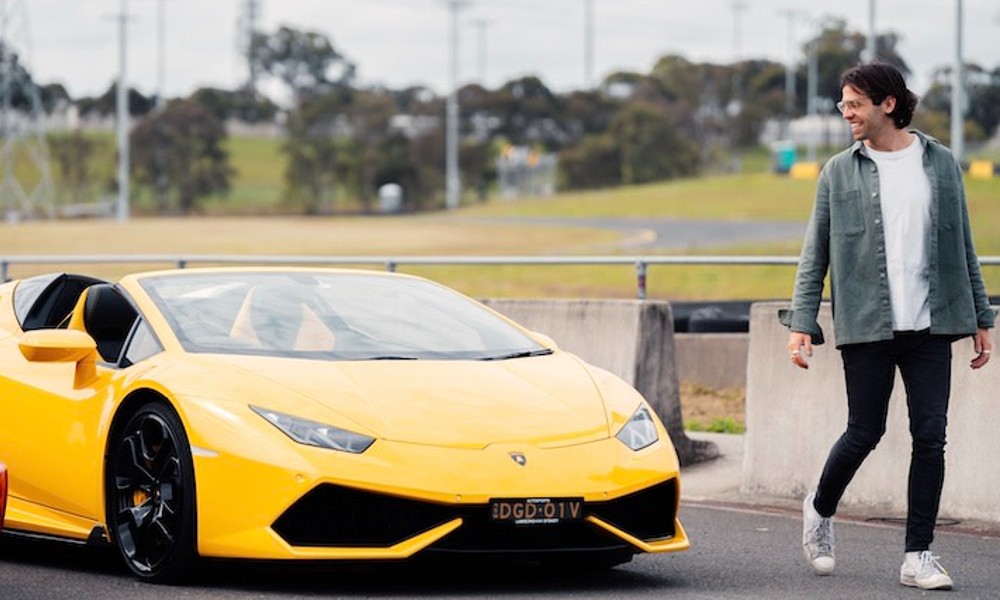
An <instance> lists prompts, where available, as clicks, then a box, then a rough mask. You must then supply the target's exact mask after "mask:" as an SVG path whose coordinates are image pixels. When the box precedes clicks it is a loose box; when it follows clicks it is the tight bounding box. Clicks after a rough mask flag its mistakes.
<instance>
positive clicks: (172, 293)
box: [139, 270, 552, 361]
mask: <svg viewBox="0 0 1000 600" xmlns="http://www.w3.org/2000/svg"><path fill="white" fill-rule="evenodd" d="M139 284H140V286H141V287H142V288H143V290H144V291H145V292H146V294H147V295H148V296H149V297H150V299H151V300H152V301H153V303H154V304H155V305H156V307H157V309H158V310H159V312H160V314H161V315H163V317H164V319H165V320H166V321H167V323H168V325H169V326H170V328H171V330H173V332H174V334H175V336H176V337H177V339H178V341H179V342H180V344H181V346H182V347H183V348H184V350H185V351H186V352H189V353H211V354H229V355H247V356H271V357H284V358H301V359H313V360H333V361H357V360H382V361H394V360H399V361H403V360H511V359H516V358H528V357H533V356H540V355H545V354H551V353H552V350H551V349H550V348H547V347H545V346H543V345H541V344H539V343H538V342H537V341H535V340H534V339H533V338H531V337H530V336H528V335H527V334H526V333H525V332H523V331H522V330H520V329H519V328H517V327H515V326H514V325H512V324H510V323H509V322H507V321H506V320H504V319H502V318H500V317H499V316H497V315H496V314H494V313H493V312H492V311H490V310H489V309H487V308H486V307H484V306H483V305H481V304H479V303H478V302H475V301H474V300H472V299H470V298H468V297H466V296H463V295H462V294H460V293H458V292H456V291H454V290H452V289H450V288H448V287H446V286H442V285H440V284H437V283H434V282H432V281H430V280H426V279H422V278H418V277H405V276H392V275H385V274H380V273H370V272H365V271H357V272H351V271H306V270H303V271H241V272H215V273H198V272H190V273H171V274H160V275H150V276H145V277H142V278H140V279H139Z"/></svg>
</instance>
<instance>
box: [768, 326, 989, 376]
mask: <svg viewBox="0 0 1000 600" xmlns="http://www.w3.org/2000/svg"><path fill="white" fill-rule="evenodd" d="M812 354H813V346H812V336H811V335H809V334H808V333H801V332H798V331H793V332H792V333H790V334H789V335H788V356H789V357H790V358H791V359H792V364H794V365H795V366H796V367H799V368H800V369H808V368H809V360H808V357H810V356H812ZM986 359H987V360H989V354H987V355H986ZM984 362H985V361H984ZM973 368H975V367H973Z"/></svg>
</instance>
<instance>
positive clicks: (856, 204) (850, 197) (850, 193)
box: [830, 190, 865, 235]
mask: <svg viewBox="0 0 1000 600" xmlns="http://www.w3.org/2000/svg"><path fill="white" fill-rule="evenodd" d="M864 230H865V216H864V208H863V207H862V205H861V190H843V191H836V192H830V234H831V235H855V234H858V233H861V232H863V231H864Z"/></svg>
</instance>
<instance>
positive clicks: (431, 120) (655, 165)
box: [0, 19, 1000, 214]
mask: <svg viewBox="0 0 1000 600" xmlns="http://www.w3.org/2000/svg"><path fill="white" fill-rule="evenodd" d="M898 42H899V39H898V37H897V36H896V35H895V34H893V33H888V34H884V35H880V36H879V37H878V39H877V43H876V50H877V53H878V55H879V57H880V59H881V60H885V61H887V62H890V63H893V64H895V65H896V66H897V67H899V68H900V69H901V70H902V71H903V72H904V73H909V68H908V66H907V64H906V62H905V61H904V59H903V58H902V57H901V56H900V55H899V54H898V52H897V50H896V46H897V43H898ZM864 48H865V37H864V35H863V34H861V33H858V32H854V31H850V30H848V29H847V26H846V23H845V22H844V21H843V20H838V19H831V20H829V21H827V22H826V23H825V25H824V26H823V27H822V29H821V32H820V33H819V34H818V35H817V37H816V38H814V39H812V40H810V41H809V42H808V43H807V44H806V48H805V51H806V54H807V55H808V52H810V51H813V52H815V56H816V64H817V67H818V96H819V98H820V100H821V101H820V102H819V103H818V106H821V107H823V110H824V112H832V110H833V108H832V105H833V101H835V100H836V99H838V98H839V96H840V89H839V86H838V83H839V74H840V73H841V72H843V71H844V70H846V69H847V68H849V67H851V66H852V65H854V64H856V63H857V62H859V60H860V57H861V54H862V51H863V50H864ZM0 50H2V49H0ZM251 58H252V61H253V65H254V67H255V69H256V70H257V72H259V73H263V74H265V75H266V76H268V77H271V78H274V79H276V80H278V81H280V82H281V83H282V84H283V85H284V86H285V88H286V89H287V91H288V93H289V96H290V98H291V101H290V105H289V106H288V107H285V108H281V107H279V106H278V105H277V104H275V103H274V102H273V101H272V100H270V99H269V98H267V97H265V96H263V95H262V94H260V93H259V92H258V91H257V90H254V89H249V88H246V87H245V88H241V89H236V90H222V89H214V88H203V89H199V90H197V91H196V92H194V93H193V94H191V95H190V96H189V97H187V98H177V99H172V100H170V101H169V102H167V103H166V104H165V108H163V109H162V110H157V109H156V106H157V104H158V103H157V101H156V100H157V99H156V98H154V97H147V96H144V95H142V94H141V93H139V92H138V91H136V90H130V91H129V95H128V98H129V111H130V113H131V114H132V115H133V116H134V117H135V118H136V120H137V121H136V125H135V127H134V129H133V131H132V133H131V143H132V148H133V151H132V152H133V154H132V157H133V160H132V175H133V178H134V181H135V182H136V184H137V185H138V187H139V188H140V189H142V190H144V191H146V192H148V193H151V194H152V195H153V197H154V198H155V206H156V209H157V210H158V211H161V212H175V213H177V212H180V213H187V212H192V211H196V210H197V209H198V206H199V202H200V201H201V200H202V199H204V198H206V197H208V196H210V195H219V194H224V193H225V192H226V191H228V190H229V188H230V183H231V181H232V178H233V176H234V175H235V173H234V170H233V168H232V166H231V165H230V162H229V157H228V155H227V153H226V152H225V150H224V141H225V139H226V127H225V123H226V122H227V121H230V120H239V121H244V122H247V123H275V122H280V124H281V125H282V127H283V130H284V137H283V140H284V142H283V144H282V151H283V153H284V155H285V159H286V161H285V164H286V167H285V173H284V192H283V200H284V202H285V203H286V209H287V210H289V211H295V212H302V213H306V214H317V213H329V212H335V211H338V210H341V209H342V208H343V206H344V205H346V204H350V205H351V206H360V207H361V209H362V210H365V211H369V210H372V209H373V208H374V202H375V199H376V197H377V190H378V188H379V187H380V186H381V185H382V184H384V183H389V182H392V183H398V184H400V185H401V186H402V187H403V188H404V190H405V192H406V195H405V198H406V203H407V204H406V208H407V209H409V210H414V211H416V210H425V209H432V208H437V207H440V206H441V205H442V204H443V189H444V172H443V171H444V144H445V141H444V123H443V115H444V112H445V98H443V97H441V96H439V95H437V94H435V93H433V92H431V91H430V90H428V89H426V88H421V87H413V88H406V89H400V90H393V89H388V88H373V87H368V88H365V87H361V86H359V85H357V83H356V81H355V73H356V65H355V64H353V63H352V62H350V61H349V60H348V59H347V58H346V57H345V56H344V54H342V53H341V52H340V51H338V50H337V49H336V48H335V47H334V46H333V44H332V42H331V41H330V39H329V38H328V37H326V36H325V35H323V34H321V33H318V32H313V31H303V30H298V29H294V28H290V27H281V28H279V29H278V30H277V31H274V32H271V33H258V34H257V35H255V37H254V39H253V41H252V43H251ZM785 69H786V68H785V66H784V65H782V64H779V63H775V62H771V61H767V60H744V61H739V62H736V63H732V64H713V63H707V62H705V63H698V62H692V61H689V60H687V59H686V58H684V57H683V56H679V55H667V56H663V57H661V58H660V59H659V60H658V61H657V62H656V64H655V65H654V66H653V68H652V69H651V70H650V71H649V72H648V73H638V72H618V73H612V74H610V75H609V76H608V77H606V78H605V79H604V81H603V82H602V83H601V84H600V85H599V86H598V87H597V88H595V89H591V90H576V91H571V92H568V93H556V92H554V91H552V90H551V89H549V88H548V87H547V86H546V85H545V83H544V82H543V81H542V80H541V79H539V78H537V77H533V76H525V77H520V78H517V79H514V80H511V81H508V82H506V83H504V84H503V85H501V86H500V87H498V88H496V89H486V88H484V87H483V86H481V85H479V84H468V85H465V86H464V87H462V88H461V89H460V90H459V92H458V97H459V106H460V139H461V142H460V158H461V160H460V163H461V164H460V169H461V177H462V181H463V185H464V186H465V188H466V189H467V190H470V189H471V190H477V189H478V190H486V189H489V187H490V186H491V185H492V184H493V182H494V181H495V179H496V176H497V173H496V159H497V156H498V155H499V154H500V153H501V152H502V151H503V149H504V148H505V147H507V146H509V145H517V146H528V147H531V148H533V149H535V150H537V151H539V152H545V153H554V154H557V155H558V165H559V167H558V168H559V184H560V187H562V188H596V187H609V186H617V185H622V184H638V183H645V182H651V181H659V180H665V179H671V178H676V177H686V176H692V175H697V174H698V173H700V172H702V171H704V170H705V169H709V168H712V167H713V166H714V165H719V164H724V163H725V161H726V159H727V157H728V156H731V155H732V154H734V153H738V152H740V151H742V150H745V149H747V148H751V147H755V146H757V145H758V144H759V139H760V134H761V131H762V128H763V127H764V125H765V123H767V122H768V121H769V120H788V119H793V118H796V117H798V116H801V115H803V114H805V113H806V112H807V108H808V107H807V106H806V102H807V99H806V97H805V94H804V93H802V90H805V89H806V70H807V66H806V64H805V63H804V62H803V64H801V65H798V66H797V67H796V68H795V70H794V72H793V77H794V80H795V89H796V90H798V91H799V92H798V93H797V94H796V95H795V102H794V103H793V104H792V105H791V106H789V104H788V98H787V97H786V92H785V85H786V83H785V78H786V72H785ZM949 76H950V73H949V70H948V69H947V68H942V69H939V70H938V71H937V72H936V73H935V75H934V78H933V83H932V86H931V87H930V89H929V90H928V92H927V93H926V96H925V98H924V99H923V107H922V110H921V111H919V112H918V118H917V120H916V121H915V123H914V124H915V126H917V127H919V128H921V129H923V130H925V131H927V132H928V133H930V134H931V135H934V136H936V137H938V138H941V139H943V140H944V141H946V142H947V141H948V137H949V126H948V123H949V121H948V114H949V111H950V79H949ZM40 89H41V97H42V104H43V106H45V108H46V109H47V110H51V109H52V108H53V107H54V106H56V105H57V104H58V103H59V102H60V101H62V102H73V103H74V104H75V105H76V107H77V109H78V111H79V112H80V114H81V115H82V116H83V117H86V116H88V115H92V114H96V115H108V114H113V112H114V98H115V89H114V86H112V87H111V88H110V89H108V90H107V92H106V93H104V94H103V95H101V96H98V97H92V98H91V97H88V98H79V99H76V100H71V99H70V98H69V96H68V94H66V92H65V90H64V89H62V87H61V86H58V85H49V86H45V87H42V88H40ZM967 91H968V98H969V107H970V108H969V111H968V114H967V119H968V120H967V122H966V133H967V139H969V140H970V142H972V143H974V142H975V141H977V140H984V139H986V138H988V137H989V136H990V135H992V134H993V133H994V132H995V131H996V129H997V125H998V122H1000V66H998V67H997V68H995V69H994V70H992V71H989V70H987V69H984V68H982V67H980V66H978V65H969V83H968V90H967ZM18 98H20V100H18ZM823 99H826V100H825V101H823ZM17 102H21V104H22V105H23V98H21V97H20V96H18V95H17V92H15V104H17ZM101 143H110V141H109V140H108V141H104V142H102V141H99V140H96V139H94V138H92V137H88V136H86V135H84V134H82V133H80V132H75V133H70V134H66V135H60V136H55V137H53V139H52V152H53V156H54V157H55V158H56V163H57V166H58V168H59V170H60V172H61V175H62V177H61V182H62V185H63V186H64V187H66V188H67V189H68V190H76V192H72V191H71V192H70V194H69V195H70V197H75V196H78V195H80V192H79V190H84V189H87V188H88V186H89V187H93V186H94V185H95V183H94V182H93V181H92V179H93V177H94V173H96V172H97V171H98V170H99V169H98V168H97V167H96V166H95V165H94V164H92V163H93V161H94V160H96V158H95V157H100V156H101V155H102V153H101V152H99V151H97V150H98V149H97V148H95V146H96V145H100V144H101ZM104 154H105V155H106V154H107V152H105V153H104ZM105 187H113V182H110V181H108V182H106V186H105ZM348 201H349V202H348Z"/></svg>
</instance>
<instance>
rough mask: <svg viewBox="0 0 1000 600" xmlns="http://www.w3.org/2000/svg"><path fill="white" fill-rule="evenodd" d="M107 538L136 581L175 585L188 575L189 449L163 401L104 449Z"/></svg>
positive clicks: (134, 417)
mask: <svg viewBox="0 0 1000 600" xmlns="http://www.w3.org/2000/svg"><path fill="white" fill-rule="evenodd" d="M108 449H109V451H108V459H107V465H106V469H105V498H106V511H107V523H108V533H109V536H110V538H111V541H112V543H113V544H114V545H115V546H116V547H117V548H118V553H119V555H120V556H121V558H122V560H123V561H124V563H125V566H126V567H128V569H129V571H131V572H132V573H133V574H134V575H135V576H136V577H137V578H138V579H140V580H143V581H148V582H151V583H175V582H178V581H180V580H182V579H188V578H190V577H191V576H193V575H194V567H195V566H196V562H197V554H196V552H195V493H194V483H195V482H194V463H193V461H192V459H191V447H190V445H189V443H188V439H187V435H186V434H185V432H184V426H183V424H182V423H181V420H180V418H179V417H178V416H177V414H176V413H175V412H174V411H173V409H172V408H171V407H170V406H168V405H166V404H165V403H163V402H149V403H146V404H143V405H142V406H140V407H139V408H138V409H137V410H135V411H134V412H133V413H132V414H131V415H129V416H128V418H127V419H126V421H125V426H124V427H121V428H120V429H117V430H116V433H115V435H114V437H113V439H112V440H111V443H110V444H109V446H108Z"/></svg>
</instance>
